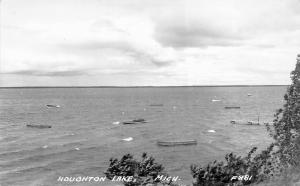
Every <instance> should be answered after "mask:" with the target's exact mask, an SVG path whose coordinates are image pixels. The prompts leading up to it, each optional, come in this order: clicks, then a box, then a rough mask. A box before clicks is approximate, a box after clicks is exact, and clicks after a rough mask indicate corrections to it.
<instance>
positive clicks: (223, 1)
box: [0, 0, 300, 86]
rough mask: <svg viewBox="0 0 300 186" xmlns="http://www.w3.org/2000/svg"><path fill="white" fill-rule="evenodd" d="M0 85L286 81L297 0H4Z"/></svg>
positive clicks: (294, 50)
mask: <svg viewBox="0 0 300 186" xmlns="http://www.w3.org/2000/svg"><path fill="white" fill-rule="evenodd" d="M0 2H1V3H0V86H190V85H266V84H268V85H277V84H289V83H290V78H289V77H290V76H289V74H290V71H291V70H293V68H294V67H295V63H296V56H297V54H298V53H300V0H284V1H283V0H263V1H262V0H242V1H241V0H26V1H24V0H1V1H0Z"/></svg>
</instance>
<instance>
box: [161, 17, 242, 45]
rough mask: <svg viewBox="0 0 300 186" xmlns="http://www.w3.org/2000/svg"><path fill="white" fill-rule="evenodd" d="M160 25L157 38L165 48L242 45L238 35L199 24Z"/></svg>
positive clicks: (172, 23)
mask: <svg viewBox="0 0 300 186" xmlns="http://www.w3.org/2000/svg"><path fill="white" fill-rule="evenodd" d="M180 23H181V25H180ZM160 25H161V26H158V28H157V30H156V34H155V38H156V39H157V40H158V41H159V42H160V43H162V44H163V45H164V46H171V47H175V48H184V47H207V46H239V45H241V40H242V37H239V36H238V35H237V34H235V33H226V32H224V30H222V29H218V28H212V27H210V26H209V25H205V24H201V23H198V22H193V23H189V24H185V23H184V22H183V23H182V22H176V21H174V22H172V21H168V22H165V23H164V24H160Z"/></svg>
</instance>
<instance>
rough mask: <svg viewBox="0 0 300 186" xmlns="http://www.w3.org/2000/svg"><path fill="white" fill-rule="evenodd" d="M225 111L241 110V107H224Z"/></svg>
mask: <svg viewBox="0 0 300 186" xmlns="http://www.w3.org/2000/svg"><path fill="white" fill-rule="evenodd" d="M224 108H225V109H240V108H241V107H236V106H233V107H224Z"/></svg>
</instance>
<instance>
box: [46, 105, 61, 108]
mask: <svg viewBox="0 0 300 186" xmlns="http://www.w3.org/2000/svg"><path fill="white" fill-rule="evenodd" d="M46 106H47V107H52V108H59V107H60V106H59V105H46Z"/></svg>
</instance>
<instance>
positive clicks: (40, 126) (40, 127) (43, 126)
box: [26, 124, 52, 129]
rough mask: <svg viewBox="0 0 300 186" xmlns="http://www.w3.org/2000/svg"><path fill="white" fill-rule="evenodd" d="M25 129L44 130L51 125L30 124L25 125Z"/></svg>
mask: <svg viewBox="0 0 300 186" xmlns="http://www.w3.org/2000/svg"><path fill="white" fill-rule="evenodd" d="M26 126H27V127H31V128H38V129H46V128H51V127H52V126H51V125H32V124H27V125H26Z"/></svg>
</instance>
